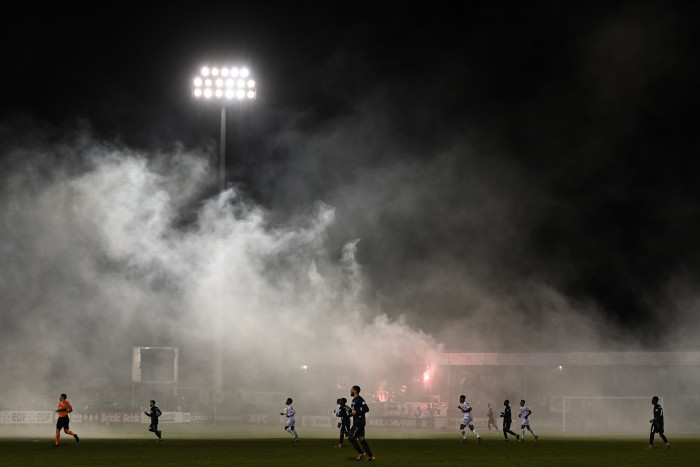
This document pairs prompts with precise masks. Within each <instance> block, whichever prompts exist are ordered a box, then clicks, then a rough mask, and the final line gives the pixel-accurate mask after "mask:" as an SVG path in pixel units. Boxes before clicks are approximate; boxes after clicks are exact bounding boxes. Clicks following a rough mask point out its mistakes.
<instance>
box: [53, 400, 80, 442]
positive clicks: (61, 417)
mask: <svg viewBox="0 0 700 467" xmlns="http://www.w3.org/2000/svg"><path fill="white" fill-rule="evenodd" d="M66 399H67V397H66V395H65V394H61V396H60V397H59V398H58V408H57V409H56V411H55V412H56V413H57V414H58V420H57V421H56V444H55V445H54V446H55V447H58V446H59V444H58V440H59V438H60V437H61V430H63V431H65V432H66V434H69V435H71V436H72V437H73V438H75V441H76V442H78V443H79V442H80V438H78V435H77V434H75V433H73V432H72V431H70V427H69V423H70V419H69V418H68V414H69V413H71V412H72V411H73V407H72V406H71V405H70V402H68V401H67V400H66Z"/></svg>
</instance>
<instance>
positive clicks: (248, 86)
mask: <svg viewBox="0 0 700 467" xmlns="http://www.w3.org/2000/svg"><path fill="white" fill-rule="evenodd" d="M257 96H258V90H257V82H256V81H255V79H253V77H252V74H251V72H250V69H248V67H245V66H232V65H216V64H213V65H205V66H203V67H201V68H200V69H199V74H198V75H197V76H195V77H194V78H193V79H192V97H194V98H195V100H198V101H206V102H211V103H215V104H219V105H221V143H220V148H219V188H220V189H221V191H224V190H225V189H226V106H227V105H229V104H231V105H235V104H240V103H243V102H246V101H252V100H255V99H256V98H257Z"/></svg>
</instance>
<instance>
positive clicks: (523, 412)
mask: <svg viewBox="0 0 700 467" xmlns="http://www.w3.org/2000/svg"><path fill="white" fill-rule="evenodd" d="M531 414H532V410H530V409H528V408H527V405H525V399H523V400H521V401H520V414H519V415H518V418H522V419H523V421H522V425H520V430H521V433H522V436H521V438H522V441H525V428H527V431H529V432H530V433H532V436H534V437H535V441H537V440H538V439H539V436H537V435H536V434H535V432H534V431H532V428H530V415H531Z"/></svg>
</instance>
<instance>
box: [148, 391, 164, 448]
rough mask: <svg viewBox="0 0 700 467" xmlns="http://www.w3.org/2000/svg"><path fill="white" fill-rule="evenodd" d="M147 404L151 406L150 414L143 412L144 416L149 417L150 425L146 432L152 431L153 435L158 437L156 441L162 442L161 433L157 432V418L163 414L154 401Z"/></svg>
mask: <svg viewBox="0 0 700 467" xmlns="http://www.w3.org/2000/svg"><path fill="white" fill-rule="evenodd" d="M149 404H150V406H151V412H150V413H149V412H146V411H144V412H143V413H144V414H146V415H148V416H149V417H151V424H150V425H149V426H148V431H152V432H153V433H155V434H156V436H157V437H158V441H163V432H162V431H158V417H160V416H161V415H163V412H161V411H160V409H159V408H158V406H157V405H156V401H154V400H153V399H151V400H150V402H149Z"/></svg>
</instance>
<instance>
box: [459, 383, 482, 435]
mask: <svg viewBox="0 0 700 467" xmlns="http://www.w3.org/2000/svg"><path fill="white" fill-rule="evenodd" d="M457 408H458V409H459V410H461V411H462V416H463V418H462V423H461V424H460V425H459V430H460V431H461V432H462V441H460V442H461V443H462V444H464V443H466V442H467V431H466V430H465V428H466V427H469V429H470V430H471V431H472V433H474V436H476V442H477V443H480V442H481V436H479V433H477V431H476V430H475V429H474V420H473V419H472V408H471V407H470V406H469V402H467V396H465V395H464V394H462V395H461V396H459V405H458V406H457Z"/></svg>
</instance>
